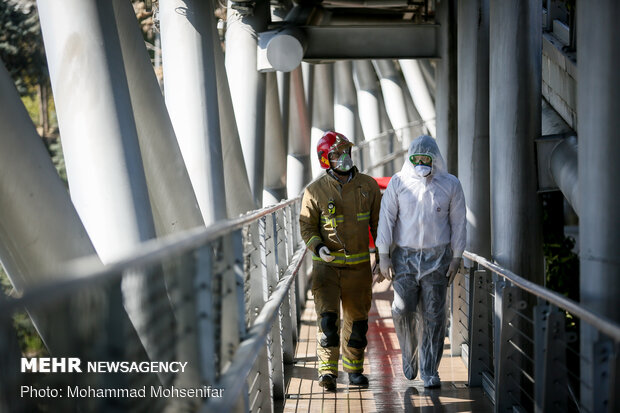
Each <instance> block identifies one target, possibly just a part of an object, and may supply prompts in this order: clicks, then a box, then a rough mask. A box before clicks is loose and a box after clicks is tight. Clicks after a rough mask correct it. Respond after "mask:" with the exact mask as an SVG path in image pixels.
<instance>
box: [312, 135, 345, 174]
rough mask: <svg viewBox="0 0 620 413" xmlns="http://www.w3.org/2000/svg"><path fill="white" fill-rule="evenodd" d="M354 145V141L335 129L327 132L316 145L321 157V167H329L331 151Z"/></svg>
mask: <svg viewBox="0 0 620 413" xmlns="http://www.w3.org/2000/svg"><path fill="white" fill-rule="evenodd" d="M352 146H353V143H352V142H351V141H350V140H348V139H347V138H346V136H344V135H343V134H342V133H338V132H333V131H329V132H325V134H324V135H323V137H322V138H321V139H319V142H318V143H317V145H316V153H317V155H318V157H319V164H320V165H321V168H323V169H329V167H330V165H329V154H330V153H331V152H333V151H335V150H340V149H342V148H350V147H352Z"/></svg>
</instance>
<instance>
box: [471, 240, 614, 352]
mask: <svg viewBox="0 0 620 413" xmlns="http://www.w3.org/2000/svg"><path fill="white" fill-rule="evenodd" d="M463 256H464V257H465V258H468V259H470V260H472V261H475V262H477V263H478V264H480V265H482V266H483V267H486V268H488V269H489V270H491V271H493V272H494V273H496V274H498V275H501V276H502V277H504V278H506V279H507V280H509V281H510V282H511V283H513V284H514V285H517V286H519V287H521V288H522V289H524V290H526V291H528V292H530V293H531V294H534V295H535V296H537V297H540V298H542V299H544V300H546V301H548V302H550V303H552V304H554V305H555V306H557V307H559V308H561V309H563V310H565V311H568V312H569V313H571V314H572V315H574V316H577V317H579V318H580V319H582V320H584V321H586V322H587V323H588V324H590V325H592V326H593V327H595V328H597V329H598V330H599V331H601V332H602V333H604V334H606V335H607V336H609V337H610V338H612V339H613V340H615V341H616V342H620V326H619V325H618V324H617V323H615V322H613V321H612V320H609V319H608V318H606V317H604V316H602V315H598V314H595V313H593V312H592V311H590V310H588V309H586V308H584V307H583V306H581V305H580V304H579V303H577V302H575V301H573V300H571V299H570V298H567V297H564V296H563V295H561V294H558V293H557V292H555V291H552V290H549V289H548V288H545V287H543V286H541V285H538V284H536V283H534V282H532V281H529V280H526V279H525V278H523V277H520V276H518V275H517V274H515V273H513V272H512V271H510V270H507V269H505V268H503V267H501V266H499V265H497V264H494V263H492V262H490V261H488V260H487V259H486V258H484V257H481V256H479V255H477V254H474V253H472V252H469V251H465V252H464V253H463Z"/></svg>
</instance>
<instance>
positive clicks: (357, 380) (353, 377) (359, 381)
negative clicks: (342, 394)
mask: <svg viewBox="0 0 620 413" xmlns="http://www.w3.org/2000/svg"><path fill="white" fill-rule="evenodd" d="M349 383H351V384H355V385H356V386H368V377H366V376H364V375H363V374H362V373H349Z"/></svg>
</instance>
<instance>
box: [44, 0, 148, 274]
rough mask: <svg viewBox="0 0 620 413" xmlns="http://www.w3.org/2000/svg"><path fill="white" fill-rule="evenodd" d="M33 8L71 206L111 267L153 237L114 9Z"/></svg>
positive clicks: (72, 3) (90, 5) (72, 0)
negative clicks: (60, 142)
mask: <svg viewBox="0 0 620 413" xmlns="http://www.w3.org/2000/svg"><path fill="white" fill-rule="evenodd" d="M38 9H39V17H40V20H41V30H42V33H43V38H44V40H45V48H46V52H47V61H48V65H49V71H50V78H51V82H52V88H53V90H54V98H55V102H56V111H57V114H58V121H59V126H60V130H61V134H62V143H63V150H64V155H65V163H66V166H67V176H68V180H69V187H70V189H71V199H72V200H73V203H74V204H75V207H76V209H77V211H78V213H79V214H80V218H81V219H82V222H84V226H85V227H86V230H87V231H88V234H89V236H90V237H91V239H92V241H93V244H94V245H95V248H96V249H97V252H98V253H99V256H100V257H101V259H102V260H103V261H104V262H109V261H111V260H114V259H116V258H118V257H120V256H122V255H123V254H125V253H127V252H129V251H131V250H132V249H133V248H134V247H135V246H136V245H137V244H139V243H140V242H141V241H144V240H147V239H150V238H153V237H154V236H155V231H154V226H153V217H152V214H151V208H150V204H149V198H148V191H147V187H146V179H145V175H144V170H143V168H142V158H141V156H140V148H139V144H138V136H137V133H136V126H135V122H134V117H133V112H132V106H131V100H130V95H129V88H128V84H127V79H126V76H125V69H124V67H123V58H122V52H121V47H120V42H119V35H118V30H117V25H116V22H115V18H114V10H113V6H112V3H105V4H104V3H100V2H96V1H94V0H91V1H86V2H84V1H79V0H67V1H65V2H64V3H63V7H58V5H57V4H56V3H55V2H53V1H49V0H41V1H39V2H38Z"/></svg>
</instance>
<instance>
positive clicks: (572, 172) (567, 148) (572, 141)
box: [549, 136, 581, 215]
mask: <svg viewBox="0 0 620 413" xmlns="http://www.w3.org/2000/svg"><path fill="white" fill-rule="evenodd" d="M577 158H578V145H577V138H576V137H575V136H569V137H568V138H566V139H562V140H561V141H560V142H558V144H557V145H555V147H554V148H553V150H552V151H551V154H550V156H549V171H550V172H551V176H552V177H553V180H554V181H555V183H556V184H557V185H558V188H560V191H562V194H563V195H564V197H566V200H567V201H568V202H569V203H570V205H571V207H572V208H573V210H574V211H575V212H576V213H577V215H579V210H580V206H579V201H580V194H581V192H580V191H579V168H578V161H577Z"/></svg>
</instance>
